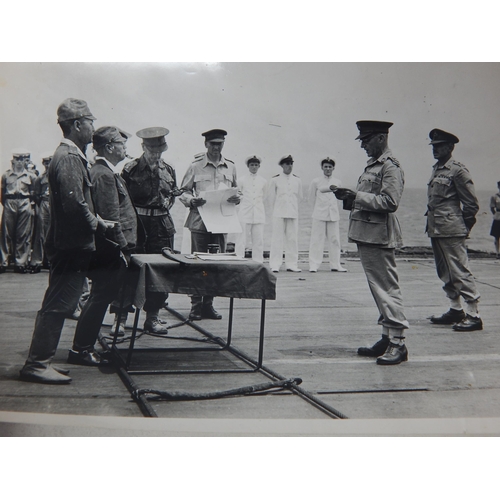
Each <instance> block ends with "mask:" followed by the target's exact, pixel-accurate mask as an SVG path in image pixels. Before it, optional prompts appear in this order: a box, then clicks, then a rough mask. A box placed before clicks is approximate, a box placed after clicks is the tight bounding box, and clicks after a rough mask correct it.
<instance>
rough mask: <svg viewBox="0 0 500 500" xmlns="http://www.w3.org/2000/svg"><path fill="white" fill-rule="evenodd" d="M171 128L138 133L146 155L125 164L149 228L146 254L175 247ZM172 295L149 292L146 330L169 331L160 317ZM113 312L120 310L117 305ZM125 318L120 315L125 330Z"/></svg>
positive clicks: (130, 186) (144, 243)
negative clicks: (169, 160)
mask: <svg viewBox="0 0 500 500" xmlns="http://www.w3.org/2000/svg"><path fill="white" fill-rule="evenodd" d="M168 133H169V130H168V129H166V128H164V127H149V128H144V129H141V130H139V131H138V132H137V134H136V135H137V137H140V138H141V139H142V150H143V154H142V156H141V157H140V158H137V159H135V160H133V161H131V162H129V163H127V164H126V165H125V167H124V168H123V171H122V173H121V175H122V177H123V179H124V180H125V182H126V184H127V187H128V190H129V193H130V196H131V198H132V202H133V203H134V205H135V207H136V209H137V213H138V214H139V219H140V221H141V223H142V225H143V227H144V230H145V239H144V238H141V239H140V240H139V241H138V245H137V246H138V248H139V249H140V251H141V252H145V253H161V249H162V248H164V247H169V248H171V249H172V250H173V249H174V234H175V227H174V222H173V220H172V216H171V215H170V209H171V208H172V205H173V204H174V202H175V196H177V195H178V194H180V193H179V190H178V189H177V180H176V175H175V170H174V168H173V167H172V166H170V165H169V164H168V163H166V162H165V161H163V159H162V157H161V156H162V154H163V152H164V151H166V150H167V149H168V145H167V141H166V139H165V136H166V135H167V134H168ZM167 297H168V294H167V293H163V292H155V293H150V294H148V297H147V299H146V303H145V304H144V311H146V321H145V322H144V330H148V331H150V332H151V333H159V334H166V333H168V326H167V322H166V321H164V320H162V319H161V318H160V316H159V314H160V309H161V308H162V307H163V305H164V303H165V300H166V299H167ZM110 311H111V312H112V313H115V314H116V313H118V308H117V307H116V306H115V305H113V306H112V307H111V309H110ZM125 319H126V318H125V317H122V318H116V320H115V321H119V322H120V324H121V326H120V330H123V327H124V324H125Z"/></svg>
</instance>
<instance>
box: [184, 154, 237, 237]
mask: <svg viewBox="0 0 500 500" xmlns="http://www.w3.org/2000/svg"><path fill="white" fill-rule="evenodd" d="M221 184H224V185H225V186H227V187H237V181H236V168H235V166H234V163H233V162H232V161H231V160H228V159H227V158H224V157H221V160H220V162H219V163H218V164H217V166H215V165H214V164H213V163H212V162H210V160H209V159H208V157H207V154H206V153H203V154H200V155H197V156H196V157H195V160H194V161H193V162H192V163H191V165H189V168H188V169H187V172H186V174H185V175H184V178H183V179H182V184H181V189H182V190H184V193H182V195H181V196H180V197H179V200H180V201H181V203H182V204H183V205H184V206H186V207H188V208H189V209H190V210H189V215H188V217H187V219H186V222H185V224H184V227H187V228H188V229H189V230H190V231H192V232H195V233H206V232H207V228H206V227H205V224H204V222H203V220H202V219H201V215H200V213H199V212H198V208H196V207H191V200H192V199H193V198H196V197H198V196H199V194H200V193H201V192H202V191H215V190H218V189H219V186H220V185H221Z"/></svg>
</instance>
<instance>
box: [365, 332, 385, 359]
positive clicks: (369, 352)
mask: <svg viewBox="0 0 500 500" xmlns="http://www.w3.org/2000/svg"><path fill="white" fill-rule="evenodd" d="M387 347H389V337H387V336H383V337H382V338H381V339H380V340H379V341H378V342H376V343H375V344H373V346H372V347H360V348H359V349H358V354H359V355H360V356H367V357H369V358H378V357H379V356H382V354H384V352H385V351H386V350H387Z"/></svg>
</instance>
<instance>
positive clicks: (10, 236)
mask: <svg viewBox="0 0 500 500" xmlns="http://www.w3.org/2000/svg"><path fill="white" fill-rule="evenodd" d="M30 157H31V155H30V152H29V151H27V150H26V149H16V150H14V151H13V152H12V161H11V164H12V168H11V169H9V170H7V172H5V173H4V174H3V175H2V179H1V193H2V194H1V198H0V199H1V201H2V205H3V213H2V230H1V232H2V234H1V238H0V273H4V272H5V271H6V270H7V266H8V265H9V261H11V260H12V261H13V262H14V272H16V273H20V274H25V273H26V272H28V260H29V257H30V252H31V235H32V232H33V217H34V210H33V205H34V195H35V180H36V175H35V174H33V173H32V172H31V171H29V170H28V169H27V165H28V162H29V161H30Z"/></svg>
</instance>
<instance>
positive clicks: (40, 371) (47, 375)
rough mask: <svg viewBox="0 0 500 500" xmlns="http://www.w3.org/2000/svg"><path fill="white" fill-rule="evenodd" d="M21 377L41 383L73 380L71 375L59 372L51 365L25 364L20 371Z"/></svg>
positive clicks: (58, 382)
mask: <svg viewBox="0 0 500 500" xmlns="http://www.w3.org/2000/svg"><path fill="white" fill-rule="evenodd" d="M19 378H20V379H21V380H23V381H24V382H37V383H39V384H69V383H70V382H71V377H68V376H66V375H64V374H62V373H59V372H58V371H57V370H55V369H54V367H52V366H50V365H49V366H47V367H46V368H39V367H36V366H24V367H23V368H22V370H21V371H20V376H19Z"/></svg>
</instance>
